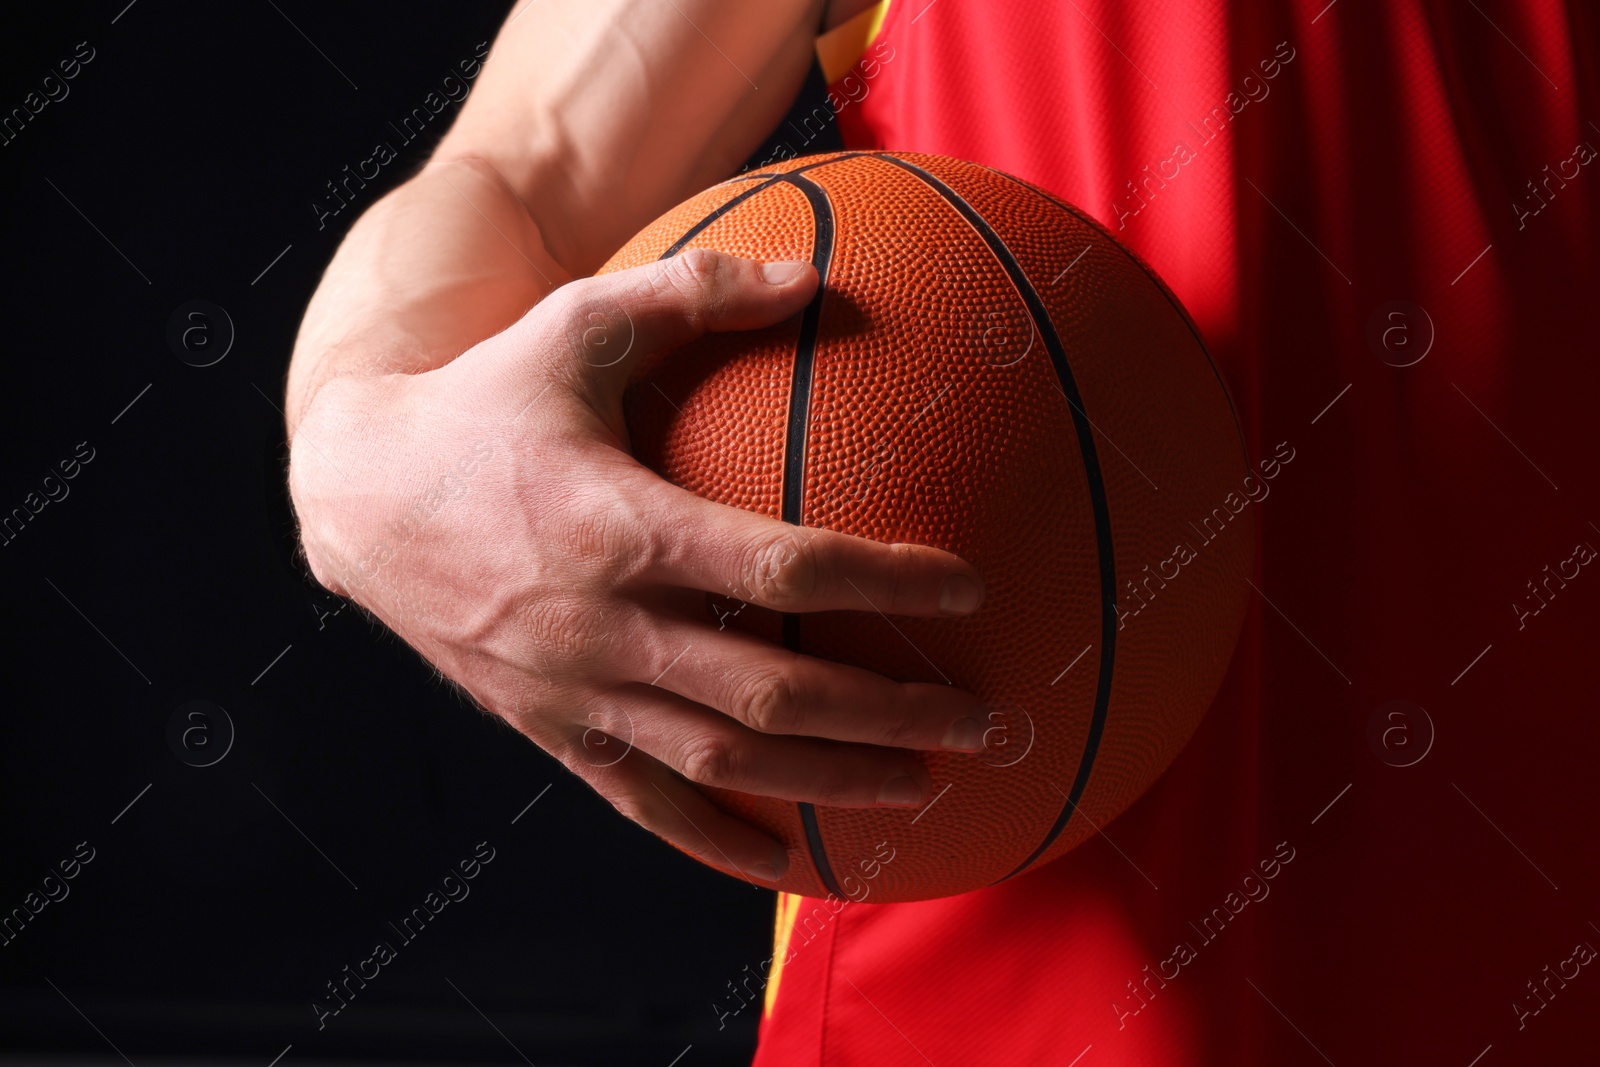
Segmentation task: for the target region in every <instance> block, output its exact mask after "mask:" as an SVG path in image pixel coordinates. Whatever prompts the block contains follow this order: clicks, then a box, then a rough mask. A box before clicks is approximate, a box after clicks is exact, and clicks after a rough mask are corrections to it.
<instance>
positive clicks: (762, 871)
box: [744, 844, 789, 882]
mask: <svg viewBox="0 0 1600 1067" xmlns="http://www.w3.org/2000/svg"><path fill="white" fill-rule="evenodd" d="M788 870H789V854H788V853H787V852H785V851H784V850H783V846H782V845H779V844H774V845H773V846H772V861H771V862H770V863H757V864H754V865H753V866H750V867H747V868H745V872H744V873H746V874H748V875H749V876H750V877H752V878H759V879H761V880H762V881H763V882H776V881H777V880H778V879H779V878H782V877H783V876H784V875H785V874H786V873H788Z"/></svg>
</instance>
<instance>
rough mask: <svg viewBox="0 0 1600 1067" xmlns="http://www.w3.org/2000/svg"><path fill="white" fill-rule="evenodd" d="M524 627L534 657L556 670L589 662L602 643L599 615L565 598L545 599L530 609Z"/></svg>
mask: <svg viewBox="0 0 1600 1067" xmlns="http://www.w3.org/2000/svg"><path fill="white" fill-rule="evenodd" d="M523 627H524V632H525V635H526V637H527V640H528V642H529V643H530V645H531V646H532V648H533V650H534V652H535V653H536V655H537V657H538V658H539V659H540V660H543V661H544V662H547V663H550V664H552V665H555V666H569V665H572V664H582V663H586V662H590V661H592V660H593V659H594V657H595V655H596V653H597V651H598V648H599V646H600V645H601V644H602V642H603V641H604V639H605V632H604V628H603V627H602V626H601V625H600V620H599V616H598V613H597V612H595V611H593V610H591V609H589V608H586V607H585V606H584V605H582V604H580V603H578V602H576V601H573V600H569V599H564V598H557V597H547V598H543V599H541V600H539V601H537V602H536V603H533V604H531V605H529V606H528V607H527V609H526V610H525V612H524V615H523Z"/></svg>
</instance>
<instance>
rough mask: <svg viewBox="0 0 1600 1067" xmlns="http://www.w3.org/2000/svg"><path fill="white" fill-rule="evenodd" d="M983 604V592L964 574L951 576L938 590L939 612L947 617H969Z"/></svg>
mask: <svg viewBox="0 0 1600 1067" xmlns="http://www.w3.org/2000/svg"><path fill="white" fill-rule="evenodd" d="M981 603H983V590H982V589H981V588H979V586H978V583H977V582H975V581H973V580H972V579H971V578H968V577H967V576H966V575H965V574H952V575H951V576H950V577H948V578H946V579H945V580H944V588H942V589H940V590H939V610H940V611H942V612H945V613H946V614H949V615H970V614H972V613H973V612H974V611H976V610H978V605H979V604H981Z"/></svg>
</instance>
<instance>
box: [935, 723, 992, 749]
mask: <svg viewBox="0 0 1600 1067" xmlns="http://www.w3.org/2000/svg"><path fill="white" fill-rule="evenodd" d="M983 732H984V731H983V723H981V722H979V721H978V720H977V719H973V718H966V719H957V720H956V721H955V722H953V723H951V724H950V729H948V730H946V731H945V732H944V747H945V748H953V749H955V750H956V751H957V752H979V751H982V749H983Z"/></svg>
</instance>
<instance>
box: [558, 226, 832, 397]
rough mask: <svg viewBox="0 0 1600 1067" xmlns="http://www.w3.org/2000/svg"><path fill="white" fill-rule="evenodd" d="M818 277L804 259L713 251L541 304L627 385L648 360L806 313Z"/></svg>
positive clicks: (580, 351)
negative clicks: (705, 338) (709, 337)
mask: <svg viewBox="0 0 1600 1067" xmlns="http://www.w3.org/2000/svg"><path fill="white" fill-rule="evenodd" d="M816 289H817V272H816V270H815V269H814V268H813V267H812V266H811V264H809V263H806V262H802V261H796V260H780V261H777V262H772V263H761V262H758V261H756V260H753V259H742V258H740V257H738V256H730V255H727V254H726V253H723V252H716V251H713V250H711V249H707V248H691V249H686V250H684V251H683V252H681V253H679V254H678V255H676V256H673V257H671V258H670V259H664V260H660V261H658V262H655V263H647V264H644V265H642V266H638V267H631V268H629V269H628V270H623V271H618V272H617V273H615V274H606V275H600V276H597V277H593V278H584V279H582V280H580V281H575V282H572V283H570V284H568V285H565V286H563V287H562V288H560V289H558V290H557V291H556V292H555V293H553V294H551V296H550V297H549V298H548V299H546V300H545V301H544V302H543V303H541V304H540V305H539V308H540V309H542V310H543V311H544V312H546V313H547V315H548V317H547V318H546V323H545V324H546V325H547V326H549V327H552V328H554V329H556V330H559V331H560V332H561V334H562V336H563V337H565V338H566V339H567V342H568V344H569V345H572V344H573V343H574V342H575V343H576V355H577V357H578V358H579V359H581V360H582V361H583V362H584V363H586V364H587V365H588V366H589V367H592V368H594V369H595V370H596V371H598V372H600V373H602V374H604V375H606V376H607V377H614V378H615V379H617V381H616V384H617V385H619V386H620V385H621V384H623V383H625V382H626V381H627V379H628V376H629V375H630V374H632V372H633V368H634V367H635V366H637V365H638V362H639V361H640V360H641V359H642V358H644V357H645V356H646V355H648V354H650V353H652V352H657V351H660V350H661V349H663V348H672V347H674V346H677V345H681V344H685V343H687V342H689V341H692V340H694V339H695V338H696V337H699V336H701V335H702V334H706V333H719V332H723V331H728V330H755V329H760V328H761V327H763V326H770V325H772V324H773V323H777V322H782V321H783V320H784V319H786V318H789V317H790V316H791V315H794V314H796V313H797V312H799V311H800V310H801V309H802V308H804V307H805V306H806V304H807V302H808V301H810V300H811V298H812V296H813V295H814V294H815V293H816Z"/></svg>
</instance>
